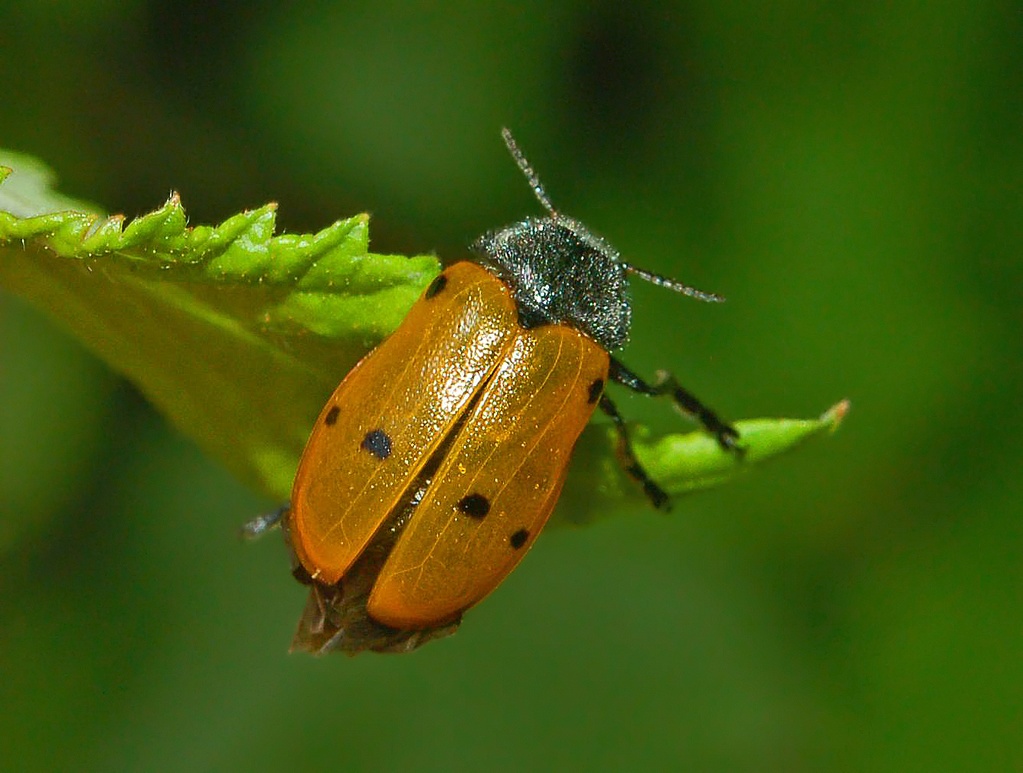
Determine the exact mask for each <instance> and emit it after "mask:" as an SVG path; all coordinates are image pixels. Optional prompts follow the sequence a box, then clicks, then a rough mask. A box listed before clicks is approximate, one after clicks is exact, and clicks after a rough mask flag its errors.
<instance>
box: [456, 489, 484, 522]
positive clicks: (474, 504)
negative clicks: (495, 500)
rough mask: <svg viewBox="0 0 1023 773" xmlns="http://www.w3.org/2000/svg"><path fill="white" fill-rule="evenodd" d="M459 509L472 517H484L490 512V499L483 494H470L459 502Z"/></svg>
mask: <svg viewBox="0 0 1023 773" xmlns="http://www.w3.org/2000/svg"><path fill="white" fill-rule="evenodd" d="M458 509H459V511H461V512H463V513H465V514H466V515H468V516H469V517H470V518H480V519H482V518H484V517H486V514H487V513H489V512H490V500H489V499H487V498H486V497H485V496H483V495H482V494H469V495H468V496H465V497H462V499H461V500H460V501H459V502H458Z"/></svg>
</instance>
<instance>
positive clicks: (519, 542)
mask: <svg viewBox="0 0 1023 773" xmlns="http://www.w3.org/2000/svg"><path fill="white" fill-rule="evenodd" d="M528 539H529V530H528V529H519V530H518V531H517V532H515V533H514V534H512V535H511V540H510V542H511V546H512V547H513V548H515V549H516V550H518V549H519V548H521V547H522V546H523V545H525V544H526V540H528Z"/></svg>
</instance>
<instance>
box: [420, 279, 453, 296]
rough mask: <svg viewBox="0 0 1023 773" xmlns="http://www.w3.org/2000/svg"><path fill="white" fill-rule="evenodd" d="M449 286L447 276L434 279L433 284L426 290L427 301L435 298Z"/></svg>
mask: <svg viewBox="0 0 1023 773" xmlns="http://www.w3.org/2000/svg"><path fill="white" fill-rule="evenodd" d="M447 284H448V278H447V277H446V276H444V274H441V275H440V276H438V277H437V278H436V279H434V280H433V281H432V282H430V286H429V287H427V288H426V295H425V297H426V298H427V299H430V298H433V297H434V296H436V295H439V294H440V292H441V290H443V289H444V288H445V287H447Z"/></svg>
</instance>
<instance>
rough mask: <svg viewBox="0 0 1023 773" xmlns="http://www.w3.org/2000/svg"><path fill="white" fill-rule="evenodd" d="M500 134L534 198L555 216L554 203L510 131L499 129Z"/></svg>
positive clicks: (556, 214)
mask: <svg viewBox="0 0 1023 773" xmlns="http://www.w3.org/2000/svg"><path fill="white" fill-rule="evenodd" d="M501 136H502V137H504V144H505V145H507V146H508V152H509V153H511V155H512V158H514V159H515V163H516V164H518V165H519V169H521V170H522V174H524V175H525V176H526V180H527V181H528V182H529V187H530V188H532V189H533V193H534V195H535V196H536V198H537V199H538V200H539V201H540V203H541V204H543V208H544V209H546V210H547V211H548V212H550V213H551V217H557V216H558V213H557V212H556V211H555V210H554V205H553V204H551V200H550V199H549V198H547V191H545V190H544V189H543V185H542V184H541V183H540V178H539V176H538V175H537V174H536V170H535V169H533V167H531V166H530V165H529V162H528V161H526V157H525V156H524V155H522V151H521V150H520V149H519V145H518V143H517V142H515V138H514V137H512V133H511V132H510V131H509V130H508V129H507V128H505V129H501Z"/></svg>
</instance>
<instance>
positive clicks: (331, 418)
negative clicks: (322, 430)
mask: <svg viewBox="0 0 1023 773" xmlns="http://www.w3.org/2000/svg"><path fill="white" fill-rule="evenodd" d="M339 413H341V409H340V408H338V407H337V406H336V405H335V406H333V407H332V408H331V409H330V410H329V411H327V415H326V416H324V417H323V423H324V424H326V425H327V426H328V427H333V426H334V424H335V422H337V417H338V414H339Z"/></svg>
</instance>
